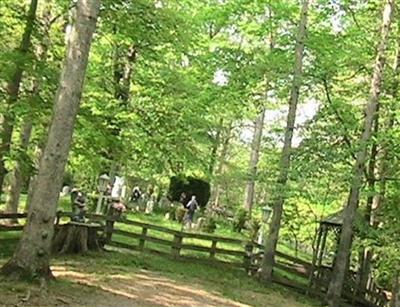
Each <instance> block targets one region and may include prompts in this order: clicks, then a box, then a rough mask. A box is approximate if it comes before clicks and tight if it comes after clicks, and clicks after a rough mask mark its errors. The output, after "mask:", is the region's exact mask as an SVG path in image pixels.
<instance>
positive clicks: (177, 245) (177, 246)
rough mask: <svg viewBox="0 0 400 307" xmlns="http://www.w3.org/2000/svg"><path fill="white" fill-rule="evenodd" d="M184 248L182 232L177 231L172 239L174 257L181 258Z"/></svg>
mask: <svg viewBox="0 0 400 307" xmlns="http://www.w3.org/2000/svg"><path fill="white" fill-rule="evenodd" d="M181 248H182V234H180V233H176V234H175V235H174V240H173V241H172V246H171V254H172V257H174V258H179V256H180V252H181Z"/></svg>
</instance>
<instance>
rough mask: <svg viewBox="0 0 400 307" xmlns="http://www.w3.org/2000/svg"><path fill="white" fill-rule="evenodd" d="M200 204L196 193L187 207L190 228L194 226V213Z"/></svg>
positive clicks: (187, 219) (187, 220)
mask: <svg viewBox="0 0 400 307" xmlns="http://www.w3.org/2000/svg"><path fill="white" fill-rule="evenodd" d="M198 206H199V205H198V203H197V200H196V195H193V196H192V199H191V200H190V201H189V202H188V203H187V205H186V209H187V213H186V224H187V225H188V227H189V228H191V227H192V223H193V217H194V213H195V212H196V210H197V208H198Z"/></svg>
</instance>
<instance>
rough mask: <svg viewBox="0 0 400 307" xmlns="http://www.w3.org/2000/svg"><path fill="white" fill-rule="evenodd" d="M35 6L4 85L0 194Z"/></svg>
mask: <svg viewBox="0 0 400 307" xmlns="http://www.w3.org/2000/svg"><path fill="white" fill-rule="evenodd" d="M37 6H38V0H31V3H30V6H29V11H28V15H27V17H26V25H25V30H24V33H23V35H22V40H21V44H20V46H19V48H18V50H17V53H18V55H19V56H18V57H17V60H16V63H15V71H14V74H13V76H12V77H11V80H10V81H9V82H8V84H7V87H6V91H7V94H8V98H7V101H6V108H5V112H4V114H3V122H2V128H1V144H0V196H1V194H2V191H3V183H4V178H5V176H6V174H7V170H6V168H5V165H4V157H5V156H6V155H7V154H8V152H9V151H10V147H11V137H12V133H13V130H14V115H13V114H14V112H13V107H14V104H15V103H16V102H17V100H18V95H19V89H20V86H21V80H22V74H23V72H24V68H25V58H26V55H27V53H28V51H29V46H30V43H31V35H32V31H33V28H34V24H35V19H36V10H37Z"/></svg>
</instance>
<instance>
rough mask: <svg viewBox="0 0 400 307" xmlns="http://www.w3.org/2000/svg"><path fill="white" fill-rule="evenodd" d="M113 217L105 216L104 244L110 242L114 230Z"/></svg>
mask: <svg viewBox="0 0 400 307" xmlns="http://www.w3.org/2000/svg"><path fill="white" fill-rule="evenodd" d="M114 223H115V220H114V217H113V216H112V215H107V216H106V227H105V237H106V240H105V244H107V243H109V242H111V239H112V234H113V230H114Z"/></svg>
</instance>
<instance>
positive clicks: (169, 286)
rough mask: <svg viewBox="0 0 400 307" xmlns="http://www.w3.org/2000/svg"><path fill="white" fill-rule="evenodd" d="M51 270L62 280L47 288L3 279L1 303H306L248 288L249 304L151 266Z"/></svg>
mask: <svg viewBox="0 0 400 307" xmlns="http://www.w3.org/2000/svg"><path fill="white" fill-rule="evenodd" d="M52 269H53V273H54V275H55V276H56V277H57V279H58V280H59V281H62V282H58V283H54V284H51V285H50V289H49V291H48V293H46V292H44V291H43V289H42V290H41V289H40V288H38V287H32V286H29V287H30V289H29V290H27V288H26V287H27V286H26V285H19V284H16V285H10V284H4V283H1V282H0V287H1V288H0V306H7V307H9V306H38V307H39V306H40V307H50V306H76V307H78V306H79V307H80V306H94V307H109V306H111V307H128V306H129V307H131V306H140V307H150V306H152V307H153V306H156V307H157V306H165V307H167V306H178V307H184V306H188V307H189V306H190V307H203V306H216V307H217V306H228V307H231V306H232V307H240V306H243V307H244V306H255V305H256V306H266V307H285V306H287V307H304V306H305V305H304V304H301V303H298V302H296V301H294V300H293V299H288V298H287V297H284V296H282V295H281V294H279V293H274V294H267V293H265V294H264V293H256V292H251V293H246V298H247V299H246V300H245V301H246V302H248V304H249V305H246V304H242V303H239V302H235V301H233V300H230V299H227V298H224V297H223V296H222V295H221V294H220V293H217V292H213V291H207V290H205V289H204V288H203V287H202V286H201V284H196V283H195V284H184V283H183V282H180V281H176V280H174V279H172V278H168V277H165V276H162V275H161V274H159V273H156V272H151V271H147V270H141V271H136V272H132V273H127V274H124V275H121V274H118V273H111V272H108V273H105V272H99V271H97V272H84V271H81V269H83V268H82V267H80V268H71V267H69V266H68V267H64V266H55V267H53V268H52ZM125 273H126V272H125ZM248 292H249V291H248Z"/></svg>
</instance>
